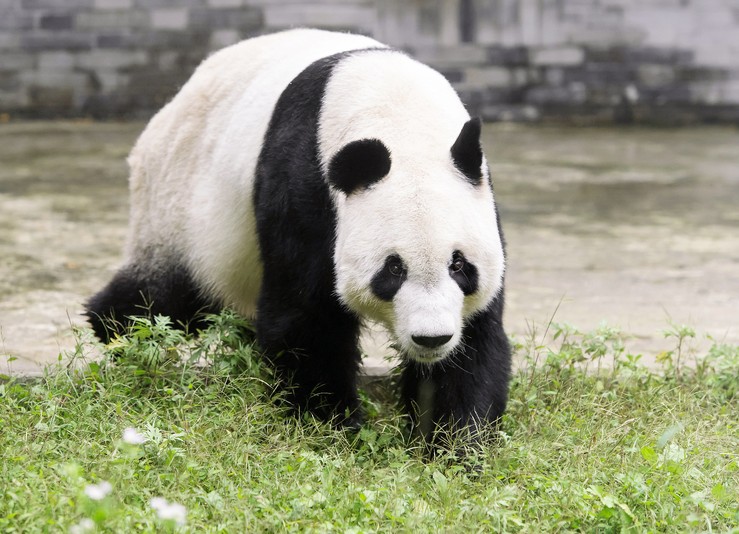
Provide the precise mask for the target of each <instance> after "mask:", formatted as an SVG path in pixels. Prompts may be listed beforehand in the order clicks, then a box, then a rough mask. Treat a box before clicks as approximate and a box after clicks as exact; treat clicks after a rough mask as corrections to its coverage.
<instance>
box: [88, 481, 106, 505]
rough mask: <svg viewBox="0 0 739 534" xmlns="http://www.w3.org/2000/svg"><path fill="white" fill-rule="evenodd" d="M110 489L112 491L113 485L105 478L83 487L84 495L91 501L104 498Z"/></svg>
mask: <svg viewBox="0 0 739 534" xmlns="http://www.w3.org/2000/svg"><path fill="white" fill-rule="evenodd" d="M111 491H113V486H111V485H110V482H108V481H107V480H103V481H102V482H100V484H89V485H88V486H86V487H85V495H87V496H88V497H90V498H91V499H92V500H93V501H100V500H102V499H104V498H105V497H107V496H108V494H109V493H110V492H111Z"/></svg>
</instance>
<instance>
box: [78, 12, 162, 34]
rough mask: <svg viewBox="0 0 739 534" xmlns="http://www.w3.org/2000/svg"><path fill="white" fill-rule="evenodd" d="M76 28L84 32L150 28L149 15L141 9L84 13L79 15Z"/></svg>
mask: <svg viewBox="0 0 739 534" xmlns="http://www.w3.org/2000/svg"><path fill="white" fill-rule="evenodd" d="M75 26H76V27H77V28H79V29H83V30H120V29H121V28H127V29H139V28H148V27H149V13H148V12H147V11H143V10H141V9H133V10H112V9H111V10H106V11H83V12H80V13H78V14H77V16H76V23H75Z"/></svg>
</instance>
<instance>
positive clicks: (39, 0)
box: [21, 0, 94, 11]
mask: <svg viewBox="0 0 739 534" xmlns="http://www.w3.org/2000/svg"><path fill="white" fill-rule="evenodd" d="M93 1H94V0H21V9H58V10H60V11H69V10H71V9H75V10H76V9H84V8H89V7H92V4H93Z"/></svg>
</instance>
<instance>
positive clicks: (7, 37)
mask: <svg viewBox="0 0 739 534" xmlns="http://www.w3.org/2000/svg"><path fill="white" fill-rule="evenodd" d="M20 43H21V36H20V33H18V32H4V31H0V50H17V49H18V47H19V46H20ZM4 55H5V52H3V55H0V68H2V67H3V65H4V64H5V57H4Z"/></svg>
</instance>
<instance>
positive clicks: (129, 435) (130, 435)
mask: <svg viewBox="0 0 739 534" xmlns="http://www.w3.org/2000/svg"><path fill="white" fill-rule="evenodd" d="M123 441H124V442H125V443H128V444H129V445H141V444H142V443H144V442H145V441H146V438H145V437H144V435H143V434H141V433H140V432H139V431H138V430H136V429H135V428H133V427H132V426H129V427H128V428H126V429H125V430H124V431H123Z"/></svg>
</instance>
